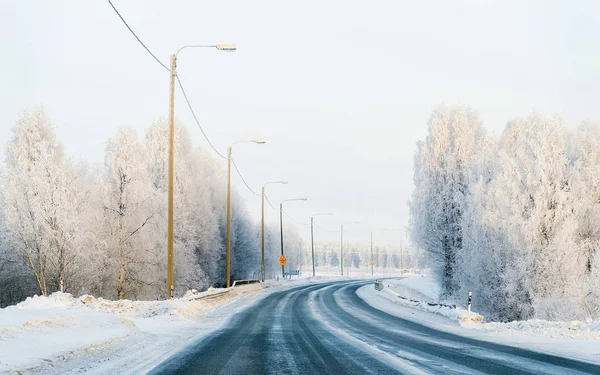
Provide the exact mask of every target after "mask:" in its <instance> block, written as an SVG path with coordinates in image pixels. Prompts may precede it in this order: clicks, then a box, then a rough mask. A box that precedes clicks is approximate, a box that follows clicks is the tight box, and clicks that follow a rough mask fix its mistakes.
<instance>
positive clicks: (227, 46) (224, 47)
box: [217, 44, 237, 52]
mask: <svg viewBox="0 0 600 375" xmlns="http://www.w3.org/2000/svg"><path fill="white" fill-rule="evenodd" d="M217 49H218V50H221V51H229V52H233V51H236V50H237V47H236V46H235V44H217Z"/></svg>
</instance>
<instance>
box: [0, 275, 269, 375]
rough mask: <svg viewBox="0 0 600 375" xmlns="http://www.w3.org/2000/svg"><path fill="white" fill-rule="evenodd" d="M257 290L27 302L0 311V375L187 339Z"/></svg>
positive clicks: (61, 295) (62, 296) (56, 297)
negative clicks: (117, 345)
mask: <svg viewBox="0 0 600 375" xmlns="http://www.w3.org/2000/svg"><path fill="white" fill-rule="evenodd" d="M258 290H262V286H261V285H260V284H250V285H244V286H242V287H239V288H235V289H233V290H232V291H231V292H229V293H227V294H224V295H221V296H219V297H218V298H213V299H199V298H202V297H211V296H213V295H214V296H216V295H218V294H220V293H222V292H223V291H224V290H222V289H221V290H219V289H211V290H209V291H206V292H202V293H197V294H190V295H188V296H186V297H183V298H179V299H175V300H170V301H129V300H121V301H110V300H105V299H102V298H94V297H92V296H89V295H84V296H81V297H79V298H74V297H73V296H71V295H70V294H67V293H54V294H52V295H50V296H48V297H41V296H35V297H33V298H27V300H25V301H24V302H21V303H19V304H17V305H15V306H9V307H7V308H4V309H0V353H1V354H0V373H1V372H4V371H14V370H17V369H18V370H23V369H34V371H35V370H40V369H43V368H44V367H45V366H49V367H54V366H55V365H56V364H57V363H59V362H61V361H63V360H64V359H66V358H68V357H72V356H73V353H72V352H74V351H77V350H86V349H89V348H93V347H96V346H98V345H106V344H111V343H114V342H116V341H119V340H121V339H124V338H126V337H130V336H135V335H140V336H143V335H145V334H146V335H148V334H149V335H156V334H161V335H171V336H172V337H173V338H174V339H176V338H181V337H183V336H189V335H190V334H189V332H188V331H189V330H190V328H194V327H196V325H197V324H198V323H200V322H201V321H203V319H204V314H205V313H206V312H208V311H210V310H211V309H214V308H215V307H216V306H217V305H219V304H222V303H224V302H226V301H229V300H233V299H236V298H240V297H241V296H243V295H245V294H247V293H249V292H254V291H258ZM179 345H181V344H179ZM173 347H175V348H176V347H177V346H173ZM163 350H169V347H167V349H163Z"/></svg>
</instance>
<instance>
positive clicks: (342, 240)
mask: <svg viewBox="0 0 600 375" xmlns="http://www.w3.org/2000/svg"><path fill="white" fill-rule="evenodd" d="M345 224H360V223H359V222H358V221H351V222H348V223H345ZM341 232H342V235H341V241H340V268H341V270H342V273H341V275H342V276H344V224H342V228H341Z"/></svg>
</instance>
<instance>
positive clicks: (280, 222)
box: [279, 202, 285, 278]
mask: <svg viewBox="0 0 600 375" xmlns="http://www.w3.org/2000/svg"><path fill="white" fill-rule="evenodd" d="M279 228H280V229H281V256H283V202H281V203H279ZM281 277H282V278H285V266H281Z"/></svg>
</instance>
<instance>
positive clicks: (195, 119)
mask: <svg viewBox="0 0 600 375" xmlns="http://www.w3.org/2000/svg"><path fill="white" fill-rule="evenodd" d="M176 77H177V83H178V84H179V88H180V89H181V93H182V94H183V98H184V99H185V102H186V103H187V105H188V108H189V109H190V112H191V113H192V117H194V121H196V125H198V128H199V129H200V131H201V132H202V135H203V136H204V139H206V142H208V145H209V146H210V147H211V148H212V149H213V151H214V152H215V153H216V154H217V155H219V156H220V157H221V158H223V159H227V158H226V157H225V156H223V154H221V153H220V152H219V151H218V150H217V149H216V148H215V146H213V144H212V142H211V141H210V139H209V138H208V136H207V135H206V132H205V131H204V129H203V128H202V125H200V121H198V118H197V117H196V113H195V112H194V109H193V108H192V104H191V103H190V100H189V99H188V96H187V94H186V92H185V89H184V88H183V84H182V83H181V79H179V75H177V76H176ZM236 169H237V167H236ZM239 173H240V172H239V171H238V174H239ZM240 177H241V175H240ZM242 180H243V178H242Z"/></svg>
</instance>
